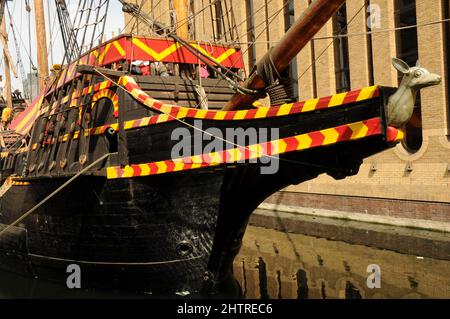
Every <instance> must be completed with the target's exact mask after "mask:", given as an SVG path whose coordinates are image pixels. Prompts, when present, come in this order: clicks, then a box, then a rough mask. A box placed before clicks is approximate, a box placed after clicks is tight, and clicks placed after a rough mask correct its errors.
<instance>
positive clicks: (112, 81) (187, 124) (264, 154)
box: [94, 68, 344, 172]
mask: <svg viewBox="0 0 450 319" xmlns="http://www.w3.org/2000/svg"><path fill="white" fill-rule="evenodd" d="M94 71H95V72H97V73H98V74H99V75H101V76H103V77H104V78H105V79H107V80H108V81H110V82H111V83H113V84H114V85H116V86H117V87H118V88H119V89H121V90H122V91H124V92H125V93H127V94H130V95H131V93H130V92H129V91H128V90H127V89H126V88H125V87H124V86H123V85H121V84H120V83H118V82H117V81H114V80H113V79H111V77H109V76H107V75H106V74H104V73H103V72H101V71H100V70H99V69H97V68H94ZM132 97H133V96H132ZM133 98H134V97H133ZM200 103H201V102H200ZM200 103H199V104H198V106H199V105H200ZM150 107H151V106H150ZM151 108H152V109H154V110H155V111H157V112H160V113H163V114H165V115H167V116H168V117H170V118H172V119H173V120H174V121H177V122H179V123H181V124H183V125H185V126H187V127H190V128H192V129H193V130H195V131H198V132H201V133H203V134H205V135H208V136H210V137H212V138H217V139H218V140H220V141H222V142H224V143H226V144H228V145H232V146H235V147H238V148H243V149H245V150H247V151H249V152H250V153H256V154H257V155H258V156H259V157H261V158H262V157H267V158H270V159H274V160H279V161H284V162H288V163H291V164H296V165H303V166H309V167H315V168H321V169H328V170H334V171H336V172H342V171H344V170H343V169H341V168H336V167H331V166H324V165H320V164H313V163H309V162H302V161H294V160H289V159H286V158H280V157H279V156H274V155H269V154H266V153H264V152H262V151H260V150H258V151H254V150H251V149H250V148H249V147H247V146H245V145H240V144H237V143H234V142H233V141H230V140H227V139H225V138H223V137H220V136H216V135H214V134H212V133H209V132H208V131H205V130H202V129H201V128H199V127H197V126H195V125H192V124H189V123H187V122H185V121H184V120H182V119H179V118H177V117H176V116H174V115H172V114H170V113H165V112H162V111H161V110H160V109H156V108H154V107H151Z"/></svg>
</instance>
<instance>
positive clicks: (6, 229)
mask: <svg viewBox="0 0 450 319" xmlns="http://www.w3.org/2000/svg"><path fill="white" fill-rule="evenodd" d="M110 155H111V153H108V154H105V155H103V156H102V157H100V158H99V159H97V160H96V161H94V162H93V163H92V164H89V165H88V166H86V167H85V168H83V169H82V170H81V171H79V172H78V173H76V174H75V175H74V176H73V177H71V178H70V179H69V180H68V181H67V182H65V183H64V184H62V185H61V186H60V187H58V188H57V189H56V190H55V191H53V192H52V193H51V194H50V195H48V196H47V197H45V198H44V199H43V200H42V201H40V202H39V203H38V204H36V205H35V206H34V207H32V208H31V209H30V210H28V211H27V212H26V213H24V214H23V215H22V216H20V217H19V218H17V219H16V220H15V221H13V222H12V223H10V224H9V225H7V226H6V227H5V228H3V229H2V230H1V231H0V239H1V237H2V235H3V234H5V233H6V232H7V231H8V230H10V229H11V228H12V227H14V226H16V225H17V224H19V223H20V222H21V221H22V220H24V219H25V218H27V217H28V216H30V215H31V214H32V213H33V212H35V211H36V210H37V209H38V208H39V207H41V206H42V205H44V204H45V203H46V202H48V201H49V200H50V199H52V198H53V197H54V196H55V195H56V194H58V193H59V192H60V191H62V190H63V189H64V188H66V187H67V186H69V185H70V184H72V183H73V182H74V181H75V180H76V179H77V178H78V177H80V176H81V175H83V174H84V173H86V172H87V171H88V170H90V169H91V168H93V167H94V166H95V165H97V164H99V163H101V162H102V161H104V160H105V159H106V158H107V157H109V156H110Z"/></svg>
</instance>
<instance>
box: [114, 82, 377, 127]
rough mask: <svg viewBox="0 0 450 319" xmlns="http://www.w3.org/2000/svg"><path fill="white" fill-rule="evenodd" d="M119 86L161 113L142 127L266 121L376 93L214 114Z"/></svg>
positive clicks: (368, 91)
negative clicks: (196, 121)
mask: <svg viewBox="0 0 450 319" xmlns="http://www.w3.org/2000/svg"><path fill="white" fill-rule="evenodd" d="M119 84H121V85H123V86H124V87H125V89H126V90H127V91H128V93H130V94H131V96H133V98H135V99H136V100H137V101H138V102H140V103H142V104H144V105H145V106H147V107H149V108H151V109H153V110H156V111H159V112H161V113H163V114H161V115H157V116H154V117H150V118H148V121H147V119H145V121H144V123H147V124H146V125H152V124H159V123H163V122H168V121H173V120H175V119H183V118H193V119H204V120H219V121H231V120H252V119H260V118H270V117H277V116H285V115H292V114H298V113H304V112H311V111H317V110H322V109H327V108H332V107H337V106H341V105H348V104H350V103H354V102H360V101H365V100H370V99H372V98H375V97H378V96H379V94H380V92H379V88H378V86H371V87H367V88H363V89H360V90H356V91H351V92H346V93H341V94H336V95H333V96H329V97H324V98H319V99H313V100H307V101H303V102H296V103H290V104H283V105H280V106H274V107H260V108H257V109H251V110H241V111H217V110H200V109H193V108H187V107H181V106H176V105H171V104H166V103H162V102H160V101H158V100H155V99H153V98H152V97H150V96H149V95H148V94H147V93H145V92H144V91H143V90H142V89H141V88H140V87H139V85H138V84H137V83H136V82H135V81H134V79H133V78H132V77H129V76H124V77H121V78H120V81H119ZM141 124H142V119H139V120H136V122H135V123H133V124H130V125H129V127H131V128H133V127H141V126H142V125H141Z"/></svg>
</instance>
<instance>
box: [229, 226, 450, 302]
mask: <svg viewBox="0 0 450 319" xmlns="http://www.w3.org/2000/svg"><path fill="white" fill-rule="evenodd" d="M426 260H428V261H424V260H422V259H417V258H416V255H411V256H410V255H406V254H400V253H395V252H391V251H387V250H381V249H376V248H370V247H365V246H362V245H351V244H348V243H344V242H340V241H329V240H326V239H319V238H314V237H308V236H305V235H301V234H297V233H292V232H289V233H288V232H281V231H275V230H272V229H266V228H260V227H254V226H250V227H249V228H248V230H247V232H246V235H245V237H244V243H243V247H242V249H241V251H240V253H239V255H238V256H237V257H236V259H235V263H234V274H235V276H236V279H237V280H238V281H239V283H240V285H241V287H242V289H243V290H244V293H245V297H246V298H251V299H253V298H261V295H266V296H267V297H269V298H272V299H277V298H283V299H297V298H305V297H307V298H314V299H321V298H327V299H335V298H365V299H366V298H367V299H371V298H408V297H414V298H449V297H450V295H449V291H450V290H448V287H449V285H450V282H449V278H450V277H449V276H450V273H449V271H450V268H449V267H448V265H449V261H445V260H434V259H429V258H426ZM371 264H377V265H379V266H380V267H381V274H382V275H381V289H369V288H367V285H366V280H367V276H368V275H369V274H368V273H367V266H368V265H371Z"/></svg>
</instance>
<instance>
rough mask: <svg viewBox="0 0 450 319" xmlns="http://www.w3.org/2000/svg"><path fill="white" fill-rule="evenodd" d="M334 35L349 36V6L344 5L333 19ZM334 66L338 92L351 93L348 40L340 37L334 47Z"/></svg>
mask: <svg viewBox="0 0 450 319" xmlns="http://www.w3.org/2000/svg"><path fill="white" fill-rule="evenodd" d="M333 29H334V30H333V33H334V34H335V35H346V34H347V6H346V5H345V4H343V5H342V6H341V7H340V8H339V10H338V12H337V13H336V15H335V16H334V18H333ZM334 65H335V74H336V92H337V93H342V92H347V91H350V89H351V87H350V62H349V51H348V38H347V37H345V36H344V37H339V38H336V40H335V45H334Z"/></svg>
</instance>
